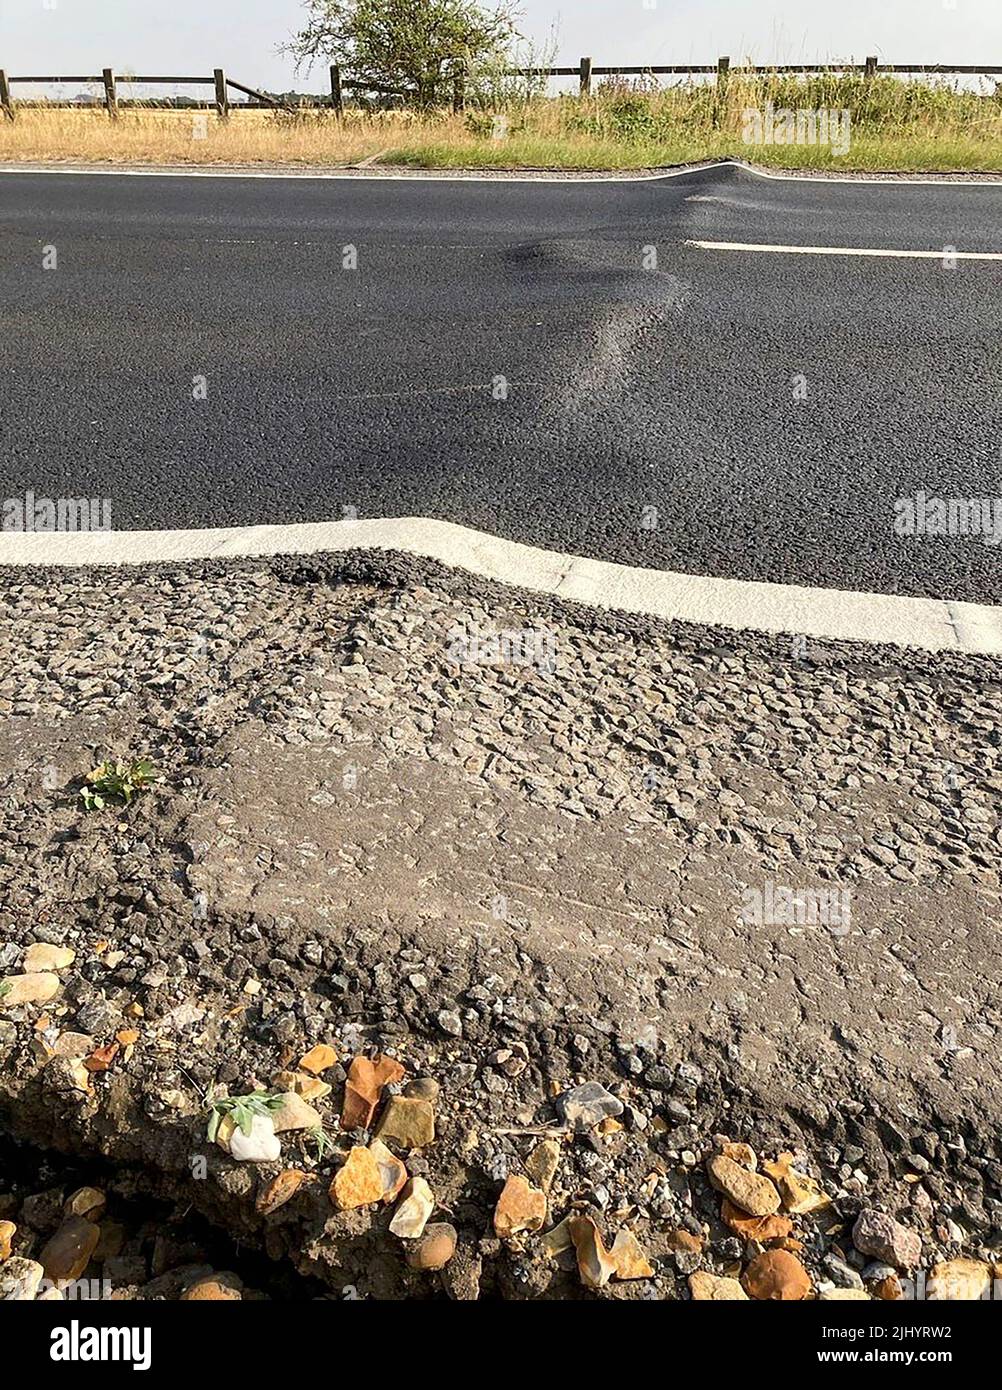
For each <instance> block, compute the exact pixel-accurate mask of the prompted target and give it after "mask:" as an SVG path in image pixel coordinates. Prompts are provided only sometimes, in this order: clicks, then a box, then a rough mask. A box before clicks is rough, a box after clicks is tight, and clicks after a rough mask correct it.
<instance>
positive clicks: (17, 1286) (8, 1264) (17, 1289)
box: [0, 1255, 45, 1303]
mask: <svg viewBox="0 0 1002 1390" xmlns="http://www.w3.org/2000/svg"><path fill="white" fill-rule="evenodd" d="M44 1278H45V1270H44V1269H43V1267H42V1266H41V1265H40V1264H39V1263H38V1261H37V1260H24V1259H22V1258H21V1257H20V1255H12V1256H11V1258H10V1259H9V1260H4V1262H3V1264H2V1265H0V1303H2V1302H6V1303H30V1302H32V1300H33V1299H34V1297H35V1295H36V1293H37V1292H38V1286H39V1284H40V1283H41V1282H42V1280H43V1279H44Z"/></svg>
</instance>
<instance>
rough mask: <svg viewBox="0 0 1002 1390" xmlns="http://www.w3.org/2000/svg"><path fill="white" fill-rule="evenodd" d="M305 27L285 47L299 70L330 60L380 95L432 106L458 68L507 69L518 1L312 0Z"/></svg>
mask: <svg viewBox="0 0 1002 1390" xmlns="http://www.w3.org/2000/svg"><path fill="white" fill-rule="evenodd" d="M306 11H307V15H306V24H305V25H304V26H303V28H302V29H301V30H299V32H298V33H297V34H295V35H293V37H292V39H291V40H290V41H289V42H288V43H287V44H286V45H285V46H284V47H285V51H286V52H288V53H290V54H292V56H293V57H294V58H295V60H296V65H297V68H300V69H301V68H309V67H311V66H312V65H313V63H314V62H316V61H318V60H324V61H326V62H331V63H338V64H339V65H340V67H341V71H342V77H343V78H346V79H349V80H350V81H353V82H355V83H357V84H359V85H361V86H362V87H363V88H365V89H368V90H369V91H371V92H375V93H377V94H378V95H383V96H396V97H401V98H403V100H405V101H407V102H411V103H414V104H416V105H418V106H432V105H434V104H435V103H436V102H439V101H442V100H444V99H445V98H446V97H447V96H448V93H449V91H450V90H451V85H452V80H453V73H454V71H455V67H456V64H458V63H463V64H465V66H466V68H467V69H468V70H471V71H473V70H476V69H477V68H478V67H482V66H490V65H492V64H494V65H496V64H498V63H500V62H501V61H502V60H503V58H504V56H505V54H506V53H507V52H508V50H509V47H510V45H511V43H512V42H513V40H514V39H515V38H516V37H517V33H516V28H515V21H516V18H517V14H518V11H517V10H516V8H515V6H514V3H513V0H495V8H493V9H486V8H484V6H483V5H481V4H480V3H478V0H306Z"/></svg>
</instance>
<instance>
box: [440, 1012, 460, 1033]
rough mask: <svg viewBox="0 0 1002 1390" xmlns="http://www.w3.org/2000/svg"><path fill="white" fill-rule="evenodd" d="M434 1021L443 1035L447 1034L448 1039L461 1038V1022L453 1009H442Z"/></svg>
mask: <svg viewBox="0 0 1002 1390" xmlns="http://www.w3.org/2000/svg"><path fill="white" fill-rule="evenodd" d="M436 1021H437V1023H438V1026H439V1028H441V1030H442V1032H443V1033H448V1035H449V1037H450V1038H461V1037H462V1036H463V1020H462V1019H461V1018H460V1017H459V1014H458V1013H457V1012H456V1010H455V1009H442V1010H441V1012H440V1013H439V1014H438V1015H437V1017H436Z"/></svg>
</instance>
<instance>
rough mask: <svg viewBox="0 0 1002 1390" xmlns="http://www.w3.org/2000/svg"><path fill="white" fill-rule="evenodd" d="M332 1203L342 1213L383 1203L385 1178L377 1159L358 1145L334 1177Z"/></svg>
mask: <svg viewBox="0 0 1002 1390" xmlns="http://www.w3.org/2000/svg"><path fill="white" fill-rule="evenodd" d="M330 1199H331V1201H332V1202H333V1203H334V1205H335V1206H336V1207H338V1208H339V1209H340V1210H341V1211H350V1210H351V1209H352V1208H354V1207H368V1206H372V1205H373V1204H374V1203H376V1202H380V1201H382V1199H383V1174H382V1173H381V1172H380V1171H379V1164H378V1163H377V1161H376V1157H375V1155H374V1154H372V1153H371V1152H370V1151H369V1150H368V1149H363V1148H361V1147H360V1146H358V1145H356V1146H355V1147H354V1148H353V1149H352V1150H351V1152H350V1153H349V1155H348V1157H347V1159H346V1160H345V1162H344V1163H343V1164H342V1166H341V1167H340V1168H339V1169H338V1171H337V1172H336V1173H335V1174H334V1181H333V1182H332V1183H331V1185H330Z"/></svg>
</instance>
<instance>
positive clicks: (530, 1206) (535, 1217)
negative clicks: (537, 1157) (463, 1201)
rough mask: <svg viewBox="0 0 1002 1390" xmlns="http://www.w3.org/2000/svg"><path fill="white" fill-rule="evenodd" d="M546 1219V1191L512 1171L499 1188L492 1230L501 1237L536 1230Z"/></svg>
mask: <svg viewBox="0 0 1002 1390" xmlns="http://www.w3.org/2000/svg"><path fill="white" fill-rule="evenodd" d="M545 1221H546V1193H545V1192H540V1191H539V1189H538V1188H535V1187H533V1186H531V1184H530V1183H529V1182H528V1181H527V1180H526V1179H525V1178H523V1177H522V1175H521V1174H520V1173H513V1174H512V1175H511V1176H510V1177H509V1178H508V1180H507V1182H506V1183H505V1185H504V1187H503V1188H502V1189H501V1195H500V1197H499V1198H498V1200H497V1206H496V1207H495V1208H494V1230H495V1233H496V1234H497V1235H499V1236H501V1237H502V1238H504V1237H507V1236H515V1235H519V1234H520V1233H521V1232H522V1231H538V1230H540V1229H541V1228H542V1226H543V1223H544V1222H545Z"/></svg>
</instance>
